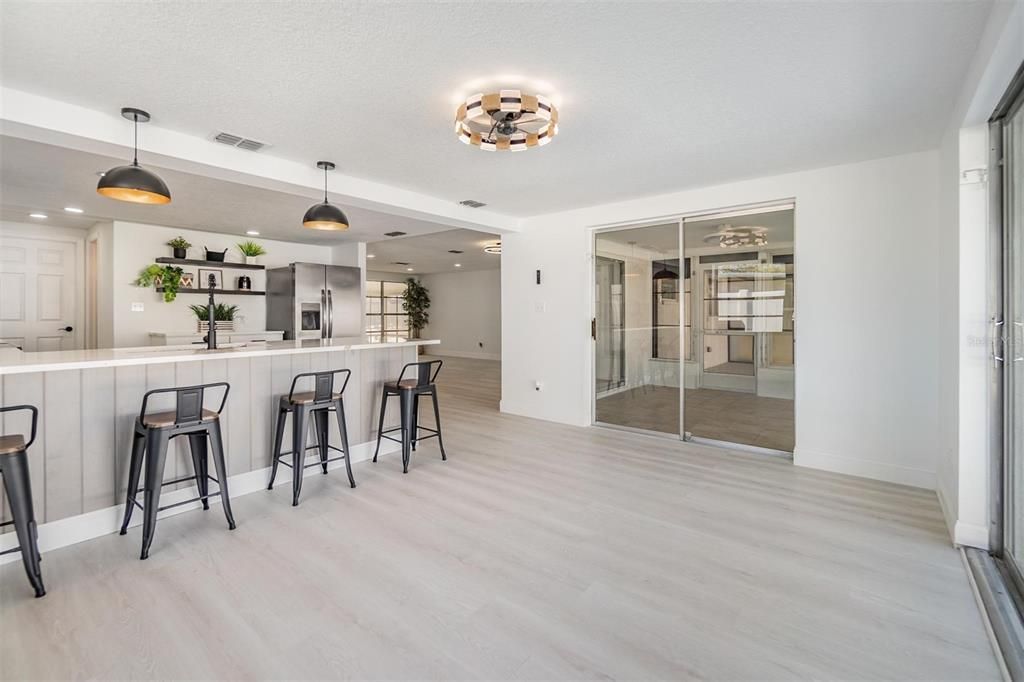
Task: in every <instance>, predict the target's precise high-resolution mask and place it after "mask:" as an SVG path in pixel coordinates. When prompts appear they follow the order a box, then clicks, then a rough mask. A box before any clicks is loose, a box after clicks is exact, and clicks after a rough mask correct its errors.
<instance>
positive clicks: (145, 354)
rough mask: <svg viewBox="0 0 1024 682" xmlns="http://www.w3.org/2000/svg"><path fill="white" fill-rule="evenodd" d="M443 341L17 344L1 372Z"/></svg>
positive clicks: (4, 352)
mask: <svg viewBox="0 0 1024 682" xmlns="http://www.w3.org/2000/svg"><path fill="white" fill-rule="evenodd" d="M438 343H441V341H440V340H439V339H409V340H407V341H399V342H388V343H379V342H373V341H369V340H368V339H367V338H366V337H364V336H358V337H349V338H338V339H310V340H305V341H268V342H266V343H255V344H245V345H238V344H231V347H230V348H218V349H217V350H207V349H206V348H196V347H195V346H191V345H189V346H144V347H141V348H102V349H97V350H66V351H50V352H46V353H23V352H22V351H20V350H18V349H16V348H2V349H0V375H4V374H25V373H27V372H50V371H57V370H66V369H88V368H91V367H120V366H124V365H155V364H163V363H166V362H192V361H198V360H211V359H228V358H250V357H258V356H261V355H276V354H282V353H283V354H292V353H324V352H329V351H342V350H372V349H376V348H402V347H404V346H427V345H433V344H438Z"/></svg>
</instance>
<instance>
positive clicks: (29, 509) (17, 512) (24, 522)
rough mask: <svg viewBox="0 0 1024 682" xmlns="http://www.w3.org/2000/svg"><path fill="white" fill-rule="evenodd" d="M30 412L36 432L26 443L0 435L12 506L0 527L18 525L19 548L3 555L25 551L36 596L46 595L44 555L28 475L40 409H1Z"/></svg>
mask: <svg viewBox="0 0 1024 682" xmlns="http://www.w3.org/2000/svg"><path fill="white" fill-rule="evenodd" d="M17 411H26V412H31V413H32V430H31V432H30V435H29V437H28V442H27V443H26V442H25V437H24V436H23V435H21V434H11V435H8V436H0V476H2V477H3V480H4V492H5V493H6V494H7V503H8V504H9V505H10V507H11V519H12V520H10V521H7V522H5V523H0V526H10V525H13V526H14V532H15V534H16V535H17V537H18V546H17V547H14V548H13V549H8V550H5V551H3V552H0V554H11V553H13V552H21V562H22V563H23V564H24V565H25V574H26V575H27V576H28V581H29V582H30V583H31V584H32V588H33V589H34V590H35V592H36V597H42V596H43V595H45V594H46V588H44V587H43V573H42V569H41V568H40V567H39V564H40V562H41V561H42V556H40V554H39V530H38V529H37V528H36V516H35V508H34V506H33V505H32V481H31V480H30V478H29V475H28V449H29V447H31V445H32V443H33V442H35V439H36V425H37V423H38V421H39V410H37V409H36V408H35V407H33V406H32V405H12V406H10V407H3V408H0V413H4V412H17Z"/></svg>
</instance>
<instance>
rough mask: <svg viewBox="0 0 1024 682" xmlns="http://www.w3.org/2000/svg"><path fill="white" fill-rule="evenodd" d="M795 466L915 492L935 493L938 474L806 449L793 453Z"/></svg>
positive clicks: (927, 470) (926, 470)
mask: <svg viewBox="0 0 1024 682" xmlns="http://www.w3.org/2000/svg"><path fill="white" fill-rule="evenodd" d="M793 463H794V464H796V465H797V466H802V467H807V468H809V469H821V470H823V471H833V472H835V473H838V474H849V475H851V476H860V477H862V478H873V479H875V480H878V481H887V482H889V483H899V484H901V485H909V486H913V487H915V488H925V489H927V490H935V487H936V486H935V472H934V471H932V470H929V469H915V468H913V467H907V466H902V465H899V464H890V463H888V462H879V461H877V460H868V459H860V458H854V457H844V456H842V455H832V454H828V453H825V452H816V451H814V450H808V449H806V448H796V449H795V450H794V451H793Z"/></svg>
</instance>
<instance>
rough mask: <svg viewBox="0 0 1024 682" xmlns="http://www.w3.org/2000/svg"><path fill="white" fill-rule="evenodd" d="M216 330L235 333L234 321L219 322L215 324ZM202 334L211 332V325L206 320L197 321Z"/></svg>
mask: <svg viewBox="0 0 1024 682" xmlns="http://www.w3.org/2000/svg"><path fill="white" fill-rule="evenodd" d="M214 324H215V325H216V329H217V331H219V332H233V331H235V321H234V320H219V321H217V322H215V323H214ZM196 326H197V327H198V329H199V333H200V334H205V333H207V332H208V331H210V323H209V322H207V321H205V320H197V325H196Z"/></svg>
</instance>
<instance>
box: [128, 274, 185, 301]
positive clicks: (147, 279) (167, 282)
mask: <svg viewBox="0 0 1024 682" xmlns="http://www.w3.org/2000/svg"><path fill="white" fill-rule="evenodd" d="M182 272H183V270H182V269H181V268H179V267H177V266H174V265H156V264H153V265H147V266H146V267H144V268H143V269H142V270H141V271H140V272H139V276H138V278H137V279H136V280H135V285H136V286H140V287H149V286H152V287H156V288H158V289H160V288H162V289H163V295H164V301H166V302H167V303H170V302H171V301H173V300H174V299H175V298H177V297H178V289H179V288H180V287H181V274H182Z"/></svg>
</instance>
